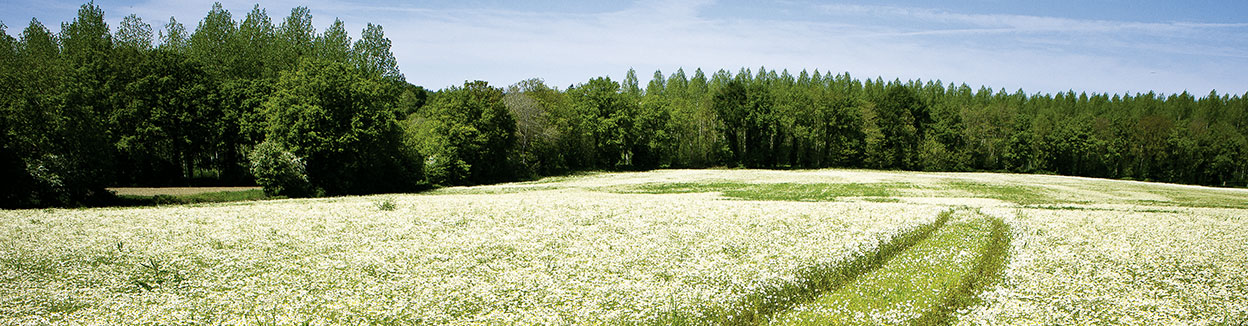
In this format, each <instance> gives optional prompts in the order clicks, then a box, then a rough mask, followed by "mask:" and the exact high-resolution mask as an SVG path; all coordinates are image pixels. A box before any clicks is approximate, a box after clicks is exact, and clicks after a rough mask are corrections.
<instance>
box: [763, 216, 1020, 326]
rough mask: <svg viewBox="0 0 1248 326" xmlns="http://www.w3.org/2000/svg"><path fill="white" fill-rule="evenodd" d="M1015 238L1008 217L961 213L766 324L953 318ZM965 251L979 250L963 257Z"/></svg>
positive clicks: (973, 299) (995, 270)
mask: <svg viewBox="0 0 1248 326" xmlns="http://www.w3.org/2000/svg"><path fill="white" fill-rule="evenodd" d="M976 215H982V213H979V214H976ZM1009 244H1010V233H1009V229H1008V226H1007V225H1006V224H1005V222H1004V221H1002V220H1001V219H1000V218H996V217H984V218H981V217H974V218H972V219H969V220H968V219H959V221H958V222H956V223H949V224H946V225H945V226H944V228H942V229H940V230H934V231H933V233H932V234H931V235H930V236H928V237H925V238H924V239H922V240H919V241H916V243H915V244H913V245H911V246H907V247H906V248H905V250H902V251H899V252H898V253H896V254H895V256H896V257H890V260H889V261H887V262H884V263H883V264H882V265H881V266H876V268H873V269H871V270H868V271H865V272H863V273H862V274H860V275H858V276H856V278H855V279H852V280H849V281H847V282H846V283H844V284H842V285H840V286H838V287H837V288H836V289H834V290H831V291H827V292H825V294H823V295H821V296H819V297H815V298H811V299H810V300H808V301H806V302H803V303H801V304H800V305H795V306H794V307H793V309H791V310H787V311H781V312H780V313H779V314H776V315H773V316H771V317H770V318H768V319H770V320H763V321H760V322H759V324H762V323H773V324H775V323H778V324H782V325H824V324H851V325H857V324H901V325H947V324H950V322H951V321H953V320H954V312H955V311H957V310H958V309H961V308H964V307H967V306H971V305H974V304H976V303H978V302H979V294H980V293H982V292H983V291H984V290H985V289H987V288H988V287H989V286H991V285H992V284H994V283H996V282H997V281H998V280H1000V279H1001V272H1002V270H1003V269H1004V267H1005V263H1006V261H1007V258H1008V257H1007V256H1008V251H1009ZM965 255H971V256H969V257H967V258H956V257H965ZM959 261H960V262H959ZM881 318H882V319H881Z"/></svg>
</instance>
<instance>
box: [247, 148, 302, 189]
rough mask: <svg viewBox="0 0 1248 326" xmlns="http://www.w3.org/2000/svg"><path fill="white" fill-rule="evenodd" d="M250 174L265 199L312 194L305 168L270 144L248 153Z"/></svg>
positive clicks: (295, 159) (291, 155) (294, 156)
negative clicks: (262, 190)
mask: <svg viewBox="0 0 1248 326" xmlns="http://www.w3.org/2000/svg"><path fill="white" fill-rule="evenodd" d="M249 158H250V160H251V174H252V175H254V176H256V184H258V185H260V186H261V187H264V194H265V195H267V196H288V197H303V196H308V195H310V194H311V185H310V184H309V182H308V175H307V164H306V163H304V161H303V159H302V158H300V157H298V156H296V155H295V154H294V153H291V152H288V151H286V150H285V149H283V148H282V146H281V145H279V144H278V143H275V142H273V141H265V142H263V143H260V145H256V148H255V150H253V151H252V152H251V155H250V157H249Z"/></svg>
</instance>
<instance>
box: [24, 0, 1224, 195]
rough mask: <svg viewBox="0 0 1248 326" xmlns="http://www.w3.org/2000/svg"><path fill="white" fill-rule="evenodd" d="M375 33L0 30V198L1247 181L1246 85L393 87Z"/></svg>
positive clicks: (382, 43)
mask: <svg viewBox="0 0 1248 326" xmlns="http://www.w3.org/2000/svg"><path fill="white" fill-rule="evenodd" d="M390 45H391V44H390V41H389V40H388V39H387V38H386V37H385V35H384V33H383V30H382V27H381V26H378V25H373V24H368V25H367V27H365V28H364V30H363V31H362V32H361V34H360V39H359V40H356V41H352V40H351V37H350V36H349V35H348V33H347V31H346V30H345V28H344V24H343V22H342V21H339V20H336V21H335V22H334V23H333V24H332V25H330V27H329V28H328V29H326V30H324V31H323V32H320V33H318V32H317V31H316V30H315V29H314V28H313V25H312V17H311V14H310V12H309V10H308V9H307V8H303V7H298V8H294V9H293V10H291V12H290V15H289V16H287V17H286V18H284V19H282V20H281V21H280V22H278V23H274V21H273V20H272V19H271V18H270V17H269V16H268V14H267V12H266V11H265V10H264V9H262V8H260V7H259V6H256V7H255V8H254V9H252V10H251V11H250V12H248V13H247V14H246V15H245V16H243V17H242V18H241V19H239V20H235V18H234V17H233V15H232V14H231V13H230V12H229V11H227V10H224V9H223V8H222V7H221V5H220V4H216V5H214V6H213V7H212V9H211V10H210V11H209V12H208V14H207V15H206V16H205V17H204V18H203V19H202V20H201V21H200V22H199V23H198V25H197V27H196V28H195V29H194V30H193V31H188V30H187V28H186V27H185V26H184V25H182V24H180V23H178V22H177V21H176V20H174V19H173V18H171V19H170V22H169V24H167V25H165V26H163V28H159V29H157V30H156V31H155V32H154V31H153V28H152V26H151V25H149V24H146V23H144V22H143V20H142V19H141V18H139V17H137V16H134V15H130V16H127V17H125V18H124V19H123V20H122V21H121V24H120V26H118V27H117V28H116V29H115V30H112V29H110V27H109V26H108V25H107V23H105V19H104V13H103V11H102V10H101V9H100V8H99V7H98V6H95V5H94V4H92V3H89V4H86V5H83V6H82V7H81V9H80V10H79V11H78V16H77V17H76V18H75V19H74V20H73V21H72V22H69V23H64V24H62V25H61V29H60V32H59V33H57V34H54V33H52V32H51V31H50V30H49V29H48V28H47V27H45V26H44V25H43V24H42V23H40V22H39V21H38V20H34V19H32V20H31V22H30V24H29V25H28V26H27V27H26V28H25V29H24V30H22V32H21V33H20V35H17V36H16V37H14V36H10V35H8V33H7V31H6V30H5V29H4V27H3V25H0V61H2V62H0V78H2V80H4V82H3V84H0V110H3V115H2V116H0V129H2V130H3V133H2V134H0V137H3V139H2V140H0V142H2V144H3V147H0V174H3V176H2V178H3V180H5V182H4V183H5V186H4V189H3V190H0V200H2V201H3V203H2V206H4V207H34V206H52V205H83V204H94V203H99V202H107V200H108V198H109V197H110V194H109V193H108V192H107V191H105V189H104V188H105V187H109V186H171V185H209V184H211V185H251V184H259V185H262V186H264V187H265V191H266V192H268V193H270V194H273V195H286V196H315V195H338V194H362V193H376V192H394V191H413V190H419V189H422V188H424V187H427V186H430V185H462V184H481V183H490V182H499V181H507V180H517V179H527V178H533V177H538V176H544V175H557V174H564V173H569V172H574V171H584V170H641V169H654V168H667V167H673V168H676V167H689V168H701V167H748V168H823V167H859V168H872V169H905V170H926V171H1008V172H1022V173H1054V174H1062V175H1076V176H1091V177H1104V178H1124V179H1137V180H1154V181H1165V182H1179V183H1190V184H1202V185H1216V186H1243V185H1245V183H1246V182H1248V94H1245V95H1243V96H1241V95H1230V94H1218V93H1216V92H1210V93H1209V94H1207V95H1204V96H1201V97H1199V98H1198V97H1196V96H1194V95H1191V94H1187V93H1182V94H1170V95H1162V94H1156V93H1152V92H1150V93H1147V94H1134V95H1131V94H1124V95H1118V94H1085V93H1075V92H1073V91H1071V92H1064V93H1057V94H1027V93H1025V92H1024V91H1022V90H1018V91H1015V92H1013V93H1010V92H1006V91H1004V90H993V89H990V88H986V87H981V88H978V89H973V88H971V87H968V86H967V85H965V84H962V85H955V84H947V85H946V84H944V83H943V82H941V81H920V80H915V81H905V82H903V81H900V80H893V81H885V80H883V79H881V78H876V79H874V80H872V79H865V80H859V79H855V78H853V77H851V76H850V75H849V74H848V73H840V74H832V73H826V72H824V73H821V72H819V71H817V70H816V71H813V72H808V71H801V72H799V73H797V74H796V75H794V74H792V73H790V72H788V71H780V72H777V71H774V70H768V69H766V68H762V67H760V68H758V69H757V70H750V69H740V70H738V71H737V72H736V73H732V72H729V71H726V70H719V71H716V72H714V73H712V74H710V75H707V74H706V73H704V72H703V71H702V70H701V69H697V70H695V71H693V72H692V74H687V73H686V72H685V71H684V70H683V69H681V70H677V71H676V72H675V73H673V74H671V75H665V74H663V73H662V72H659V71H656V72H655V73H654V77H653V78H652V80H651V81H650V82H649V83H648V84H647V85H645V86H644V87H643V86H642V85H640V84H639V81H638V78H637V76H636V73H635V72H634V71H631V70H630V71H629V72H628V74H627V75H626V77H625V78H624V80H622V81H618V82H617V81H613V80H611V79H610V78H607V77H598V78H592V79H590V80H588V81H586V82H584V83H581V84H578V85H573V86H569V87H568V88H566V89H564V90H560V89H558V88H555V87H551V86H547V85H545V84H544V83H543V82H542V80H540V79H530V80H525V81H521V82H519V83H517V84H514V85H511V86H508V87H506V88H502V87H498V86H494V85H489V84H487V83H485V82H480V81H476V82H466V83H465V84H464V85H463V86H462V87H451V88H447V89H442V90H439V91H436V92H433V91H429V90H425V89H424V88H422V87H419V86H415V85H412V84H410V83H408V82H407V81H406V80H405V78H404V76H403V75H402V74H401V73H400V72H399V70H398V67H397V63H396V61H395V59H394V56H393V55H392V53H391V52H390Z"/></svg>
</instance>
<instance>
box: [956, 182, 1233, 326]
mask: <svg viewBox="0 0 1248 326" xmlns="http://www.w3.org/2000/svg"><path fill="white" fill-rule="evenodd" d="M1010 222H1011V228H1012V230H1013V231H1014V242H1013V246H1012V248H1011V261H1010V264H1009V265H1008V266H1007V267H1006V271H1005V274H1006V275H1005V279H1004V280H1003V282H1002V283H1001V284H1000V285H999V286H996V287H995V288H993V289H990V290H989V291H987V292H986V293H984V295H983V298H984V302H983V304H981V305H978V306H976V307H972V308H971V309H966V310H965V311H962V312H960V315H959V317H960V321H959V323H960V324H966V325H1034V324H1079V325H1211V324H1213V325H1234V324H1239V323H1244V322H1248V299H1245V298H1248V268H1245V266H1248V211H1246V210H1243V209H1216V208H1185V209H1184V208H1166V209H1165V210H1162V211H1158V210H1157V209H1156V208H1144V207H1135V208H1133V209H1122V210H1091V209H1089V210H1081V209H1065V210H1041V209H1024V210H1021V213H1020V214H1019V216H1018V218H1015V219H1012V220H1011V221H1010Z"/></svg>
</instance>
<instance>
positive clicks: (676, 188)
mask: <svg viewBox="0 0 1248 326" xmlns="http://www.w3.org/2000/svg"><path fill="white" fill-rule="evenodd" d="M897 187H898V185H897V184H891V183H762V184H749V183H731V182H718V183H648V184H641V185H633V186H624V187H616V188H610V189H607V190H608V191H613V192H619V193H639V194H678V193H699V192H720V193H723V194H724V196H725V197H730V198H737V199H745V200H780V201H835V200H837V199H838V198H841V197H867V198H878V199H880V200H888V199H891V198H889V197H892V196H895V195H896V191H894V190H893V189H895V188H897Z"/></svg>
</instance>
